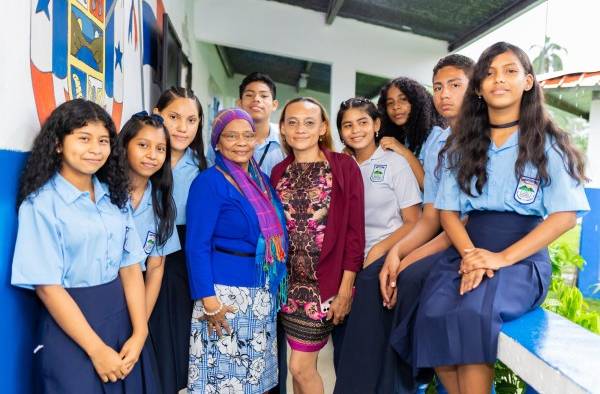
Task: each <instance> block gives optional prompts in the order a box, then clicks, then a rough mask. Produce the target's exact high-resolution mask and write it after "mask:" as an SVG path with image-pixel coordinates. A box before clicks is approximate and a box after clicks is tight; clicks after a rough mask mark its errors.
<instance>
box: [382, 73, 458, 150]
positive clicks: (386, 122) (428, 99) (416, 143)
mask: <svg viewBox="0 0 600 394" xmlns="http://www.w3.org/2000/svg"><path fill="white" fill-rule="evenodd" d="M392 86H395V87H396V88H398V89H400V91H401V92H402V93H404V95H405V96H406V98H407V99H408V101H409V102H410V107H411V108H410V114H409V115H408V119H407V120H406V123H405V124H404V125H402V126H398V125H397V124H395V123H394V122H392V120H391V119H390V117H389V115H388V113H387V106H386V100H387V94H388V91H389V90H390V88H391V87H392ZM377 107H378V108H379V112H380V113H381V129H382V130H383V133H382V134H380V135H381V136H387V137H394V138H396V139H397V140H398V141H400V142H401V143H402V144H404V145H406V147H407V148H408V149H410V150H411V151H412V152H413V153H414V154H415V155H417V156H418V155H419V152H421V147H422V146H423V144H424V143H425V140H426V139H427V137H428V136H429V132H430V131H431V129H432V128H433V126H440V127H446V120H445V119H444V118H443V117H442V116H441V115H440V114H438V112H437V111H436V110H435V107H434V106H433V97H432V96H431V94H429V92H428V91H427V89H425V87H424V86H423V85H421V84H420V83H418V82H417V81H415V80H412V79H410V78H406V77H400V78H396V79H393V80H391V81H390V82H388V83H386V84H385V85H383V87H382V88H381V92H380V93H379V101H378V102H377Z"/></svg>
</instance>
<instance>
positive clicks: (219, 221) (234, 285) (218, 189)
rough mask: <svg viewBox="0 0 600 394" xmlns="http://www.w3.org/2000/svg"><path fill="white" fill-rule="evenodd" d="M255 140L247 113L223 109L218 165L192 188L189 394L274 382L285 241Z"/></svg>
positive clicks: (217, 125) (216, 128) (217, 127)
mask: <svg viewBox="0 0 600 394" xmlns="http://www.w3.org/2000/svg"><path fill="white" fill-rule="evenodd" d="M255 138H256V132H255V129H254V123H253V121H252V118H251V117H250V115H248V114H247V113H246V112H245V111H243V110H242V109H238V108H233V109H228V110H224V111H221V112H220V113H219V114H218V115H217V117H216V118H215V121H214V123H213V132H212V137H211V144H212V146H213V148H214V149H215V151H216V160H215V165H214V166H213V167H211V168H209V169H208V170H206V171H204V172H202V173H201V174H200V175H199V176H198V177H197V178H196V179H195V180H194V182H193V183H192V186H191V188H190V193H189V196H188V205H187V235H186V240H187V245H188V247H187V248H186V258H187V266H188V272H189V280H190V290H191V294H192V298H193V299H194V300H195V303H194V311H193V315H192V322H191V338H190V362H189V376H188V392H190V393H205V392H210V393H212V392H223V391H227V392H236V393H238V392H239V393H242V392H243V393H244V394H251V393H252V394H253V393H264V392H267V391H268V390H269V389H271V388H272V387H274V386H275V385H276V384H277V379H278V373H277V332H276V316H277V310H278V308H279V305H280V303H281V299H280V297H281V296H282V295H283V296H284V295H285V294H286V291H285V288H280V287H282V286H281V285H282V283H284V281H285V277H286V267H285V258H286V249H287V240H286V233H285V230H284V229H285V223H284V222H283V215H282V214H281V206H280V203H279V200H278V199H277V194H276V193H275V192H274V191H273V189H272V188H271V186H270V184H269V182H268V178H267V177H266V175H264V174H263V173H262V172H261V171H260V169H259V167H258V165H257V164H256V162H255V161H254V159H252V154H253V152H254V146H255ZM283 287H284V286H283ZM228 390H229V391H228Z"/></svg>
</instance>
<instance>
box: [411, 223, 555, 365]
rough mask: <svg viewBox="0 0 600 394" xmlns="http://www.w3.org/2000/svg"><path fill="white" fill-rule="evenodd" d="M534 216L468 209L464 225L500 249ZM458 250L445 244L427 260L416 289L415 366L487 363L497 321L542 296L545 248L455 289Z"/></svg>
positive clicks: (484, 244)
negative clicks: (464, 289) (428, 263)
mask: <svg viewBox="0 0 600 394" xmlns="http://www.w3.org/2000/svg"><path fill="white" fill-rule="evenodd" d="M541 221H542V219H541V218H540V217H536V216H524V215H519V214H516V213H513V212H487V211H474V212H470V213H469V221H468V223H467V226H466V229H467V232H468V234H469V237H470V238H471V240H472V241H473V244H474V245H475V246H476V247H478V248H483V249H487V250H490V251H492V252H500V251H502V250H503V249H505V248H506V247H508V246H510V245H511V244H513V243H515V242H516V241H518V240H519V239H521V238H522V237H524V236H525V235H526V234H527V233H529V232H531V231H532V230H533V229H534V228H535V227H536V226H538V225H539V224H540V223H541ZM460 261H461V258H460V255H459V254H458V252H457V251H456V249H455V248H453V247H451V248H449V249H447V250H446V251H445V252H443V253H442V255H441V256H440V257H439V259H438V260H437V262H436V263H435V264H434V265H433V268H432V271H431V273H430V275H429V276H428V278H427V280H426V282H425V284H424V287H423V291H422V294H421V299H420V304H419V308H418V311H417V314H416V319H415V326H414V341H413V357H414V360H413V362H414V364H413V365H414V366H415V367H416V368H427V367H437V366H446V365H462V364H479V363H486V364H493V363H494V362H495V361H496V356H497V349H498V335H499V332H500V328H501V326H502V323H503V322H505V321H510V320H514V319H516V318H518V317H519V316H521V315H523V314H525V313H526V312H528V311H529V310H531V309H533V308H535V307H537V306H538V305H540V304H541V303H542V301H543V300H544V298H545V296H546V293H547V290H548V285H549V283H550V280H551V274H552V268H551V265H550V262H549V258H548V251H547V249H546V248H544V249H542V250H540V251H538V252H537V253H535V254H533V255H532V256H530V257H528V258H526V259H524V260H522V261H520V262H518V263H516V264H513V265H511V266H508V267H504V268H501V269H499V270H498V271H496V272H495V275H494V277H493V278H492V279H488V278H484V279H483V281H482V282H481V284H480V285H479V286H478V287H477V288H476V289H475V290H472V291H470V292H468V293H466V294H464V295H462V296H461V295H459V286H460V279H461V276H460V275H459V274H458V269H459V266H460Z"/></svg>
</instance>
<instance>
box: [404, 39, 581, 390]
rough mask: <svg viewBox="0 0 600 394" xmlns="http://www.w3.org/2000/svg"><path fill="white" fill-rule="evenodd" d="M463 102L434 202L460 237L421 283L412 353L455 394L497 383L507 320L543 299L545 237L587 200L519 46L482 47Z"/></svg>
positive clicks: (575, 158) (577, 158)
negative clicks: (495, 376)
mask: <svg viewBox="0 0 600 394" xmlns="http://www.w3.org/2000/svg"><path fill="white" fill-rule="evenodd" d="M462 111H463V112H462V114H461V116H460V118H459V119H458V122H457V124H456V127H454V128H453V131H452V134H451V135H450V137H449V138H448V141H447V143H446V145H445V147H444V149H443V150H442V152H441V153H440V162H441V164H440V170H441V181H440V187H439V191H438V194H437V197H436V201H435V207H436V208H437V209H440V210H441V213H440V219H441V223H442V226H443V228H444V230H445V232H446V234H447V235H448V237H449V238H450V240H451V242H452V245H453V246H452V247H450V248H449V249H447V250H446V251H445V252H442V253H441V254H440V255H439V257H438V259H437V261H436V263H435V265H434V266H433V269H432V271H431V273H430V274H429V276H428V278H427V280H426V282H425V285H424V286H423V292H422V293H421V297H420V301H419V307H418V311H417V314H416V319H415V323H414V341H413V344H412V345H413V351H412V357H413V366H414V367H416V368H435V371H436V374H437V375H438V376H439V377H440V379H441V380H442V382H443V384H444V386H445V388H446V389H447V390H448V392H449V393H467V392H468V393H489V392H490V388H491V384H492V379H493V372H494V363H495V361H496V358H497V348H498V334H499V332H500V329H501V326H502V323H503V322H505V321H510V320H513V319H516V318H518V317H520V316H521V315H523V314H524V313H526V312H528V311H529V310H531V309H533V308H535V307H537V306H538V305H540V304H541V303H542V302H543V300H544V298H545V296H546V293H547V290H548V286H549V283H550V278H551V271H552V269H551V265H550V262H549V258H548V252H547V249H546V246H547V245H548V244H549V243H550V242H552V241H553V240H555V239H556V238H557V237H558V236H560V235H561V234H562V233H564V232H565V231H567V230H568V229H569V228H571V227H573V226H574V225H575V224H576V218H577V216H578V215H581V214H583V213H584V212H585V211H587V210H589V205H588V202H587V199H586V197H585V193H584V189H583V184H584V182H585V175H584V166H583V160H582V156H581V154H580V153H579V152H578V151H577V150H576V149H575V148H574V147H573V146H572V145H571V143H570V141H569V137H568V135H567V134H566V133H565V132H564V131H562V130H560V129H558V128H557V127H556V126H555V125H554V124H553V123H552V121H551V120H550V119H549V118H548V116H547V115H546V113H545V112H544V108H543V94H542V91H541V87H540V85H539V84H538V83H537V81H536V79H535V76H534V73H533V68H532V66H531V63H530V61H529V59H528V58H527V55H526V54H525V53H524V52H523V51H522V50H521V49H520V48H518V47H515V46H513V45H510V44H507V43H503V42H500V43H496V44H494V45H492V46H491V47H489V48H488V49H486V50H485V51H484V52H483V54H482V55H481V57H480V58H479V61H478V62H477V64H476V65H475V69H474V72H473V77H472V78H471V80H470V83H469V87H468V89H467V93H466V95H465V99H464V103H463V108H462ZM465 214H468V216H469V219H468V222H467V224H466V225H464V224H463V222H461V220H460V215H465Z"/></svg>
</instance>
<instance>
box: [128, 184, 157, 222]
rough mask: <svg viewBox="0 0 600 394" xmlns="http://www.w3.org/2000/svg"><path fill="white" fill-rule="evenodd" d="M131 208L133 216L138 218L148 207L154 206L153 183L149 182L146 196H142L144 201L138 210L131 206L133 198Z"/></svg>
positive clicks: (145, 191) (145, 192)
mask: <svg viewBox="0 0 600 394" xmlns="http://www.w3.org/2000/svg"><path fill="white" fill-rule="evenodd" d="M129 206H130V207H131V212H133V216H138V215H140V214H141V213H142V212H144V211H145V210H146V209H148V207H151V206H152V182H150V181H148V183H147V184H146V189H145V190H144V194H143V195H142V201H140V203H139V205H138V207H137V209H136V208H134V207H133V205H131V198H130V199H129Z"/></svg>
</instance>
